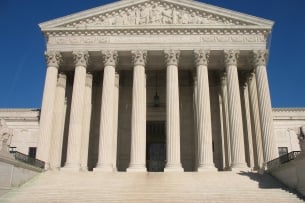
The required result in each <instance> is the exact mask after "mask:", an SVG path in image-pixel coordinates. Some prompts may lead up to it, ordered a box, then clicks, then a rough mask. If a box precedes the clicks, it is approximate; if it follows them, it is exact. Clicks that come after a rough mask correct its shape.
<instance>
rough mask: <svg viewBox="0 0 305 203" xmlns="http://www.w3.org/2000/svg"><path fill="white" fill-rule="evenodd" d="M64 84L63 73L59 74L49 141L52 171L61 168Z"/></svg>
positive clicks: (65, 80) (65, 79)
mask: <svg viewBox="0 0 305 203" xmlns="http://www.w3.org/2000/svg"><path fill="white" fill-rule="evenodd" d="M66 83H67V76H66V75H65V74H64V73H60V74H59V75H58V79H57V87H56V98H55V109H54V114H53V116H54V118H53V131H52V134H53V136H52V140H51V146H52V147H51V148H52V153H51V154H50V168H51V169H52V170H59V169H60V166H61V157H62V144H63V138H64V124H65V115H66V107H65V100H66V97H65V95H66Z"/></svg>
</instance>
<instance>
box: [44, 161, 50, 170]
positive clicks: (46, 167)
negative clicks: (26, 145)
mask: <svg viewBox="0 0 305 203" xmlns="http://www.w3.org/2000/svg"><path fill="white" fill-rule="evenodd" d="M50 169H51V166H50V163H47V162H46V163H45V164H44V170H50Z"/></svg>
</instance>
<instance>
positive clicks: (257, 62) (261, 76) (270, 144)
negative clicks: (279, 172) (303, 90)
mask: <svg viewBox="0 0 305 203" xmlns="http://www.w3.org/2000/svg"><path fill="white" fill-rule="evenodd" d="M266 55H267V51H266V50H259V51H253V62H254V66H255V72H256V74H255V75H256V85H257V94H258V103H259V112H260V121H261V129H262V140H263V149H264V161H265V162H268V161H270V160H272V159H274V158H276V157H277V152H276V143H275V137H274V131H273V118H272V107H271V99H270V92H269V84H268V77H267V70H266Z"/></svg>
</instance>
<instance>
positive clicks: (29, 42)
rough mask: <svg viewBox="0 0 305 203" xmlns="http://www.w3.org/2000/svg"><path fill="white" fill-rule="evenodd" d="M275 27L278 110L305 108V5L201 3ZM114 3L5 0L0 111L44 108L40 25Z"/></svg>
mask: <svg viewBox="0 0 305 203" xmlns="http://www.w3.org/2000/svg"><path fill="white" fill-rule="evenodd" d="M200 1H201V2H204V3H207V4H211V5H215V6H219V7H223V8H227V9H231V10H235V11H239V12H242V13H247V14H250V15H254V16H257V17H262V18H266V19H270V20H273V21H275V25H274V29H273V34H272V42H271V50H270V57H269V64H268V74H269V84H270V91H271V100H272V106H273V107H305V88H304V87H305V20H304V19H305V1H304V0H289V1H287V0H200ZM109 2H113V1H111V0H73V1H72V0H52V1H42V0H0V25H1V31H0V46H1V48H0V59H1V60H0V92H1V97H0V108H40V106H41V100H42V92H43V85H44V78H45V71H46V69H45V62H44V56H43V53H44V50H45V41H44V38H43V35H42V34H41V32H40V29H39V27H38V23H41V22H45V21H47V20H51V19H55V18H58V17H62V16H65V15H68V14H72V13H75V12H79V11H82V10H86V9H89V8H93V7H97V6H100V5H104V4H106V3H109Z"/></svg>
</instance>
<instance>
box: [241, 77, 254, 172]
mask: <svg viewBox="0 0 305 203" xmlns="http://www.w3.org/2000/svg"><path fill="white" fill-rule="evenodd" d="M242 91H243V92H242V95H243V98H242V99H243V104H244V118H245V119H244V121H245V123H244V125H245V132H244V133H245V136H246V137H245V139H246V143H247V145H248V146H247V148H248V155H249V156H248V166H249V167H250V168H253V167H254V157H253V142H252V125H251V118H250V104H249V92H248V83H247V82H245V83H243V84H242Z"/></svg>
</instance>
